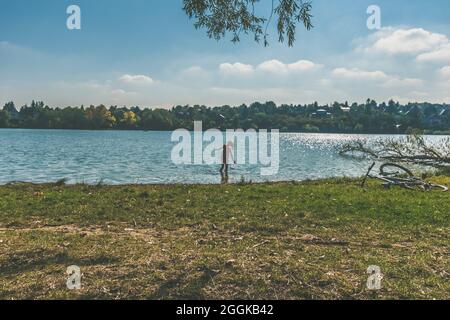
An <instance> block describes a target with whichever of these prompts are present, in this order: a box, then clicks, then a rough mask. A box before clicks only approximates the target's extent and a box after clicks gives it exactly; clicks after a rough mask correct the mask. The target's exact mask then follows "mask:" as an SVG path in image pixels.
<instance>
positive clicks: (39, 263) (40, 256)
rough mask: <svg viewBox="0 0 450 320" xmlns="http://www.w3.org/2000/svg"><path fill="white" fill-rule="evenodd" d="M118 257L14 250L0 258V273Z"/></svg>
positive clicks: (96, 262) (107, 261) (104, 262)
mask: <svg viewBox="0 0 450 320" xmlns="http://www.w3.org/2000/svg"><path fill="white" fill-rule="evenodd" d="M118 261H119V259H118V258H116V257H112V256H106V255H103V254H100V255H95V256H92V257H86V258H82V259H78V258H73V257H70V256H69V255H68V254H67V252H65V251H55V250H32V251H24V252H16V253H11V254H8V255H6V257H5V258H3V259H1V260H0V274H2V275H14V274H20V273H23V272H28V271H32V270H36V269H42V268H43V267H46V266H50V265H63V266H67V267H68V266H70V265H77V266H80V267H82V266H93V265H107V264H112V263H116V262H118Z"/></svg>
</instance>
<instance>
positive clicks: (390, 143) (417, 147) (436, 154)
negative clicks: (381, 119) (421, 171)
mask: <svg viewBox="0 0 450 320" xmlns="http://www.w3.org/2000/svg"><path fill="white" fill-rule="evenodd" d="M340 154H341V155H350V156H356V155H358V154H363V155H366V156H369V157H370V158H372V159H373V160H378V161H389V162H403V163H411V164H417V165H422V166H428V167H434V168H439V169H442V168H447V167H450V138H441V139H440V141H439V142H438V143H431V142H428V141H426V140H425V139H424V137H423V136H420V135H411V136H408V137H407V138H401V139H393V138H389V139H379V140H376V141H375V142H370V143H369V142H366V141H361V140H358V141H355V142H351V143H348V144H345V145H344V146H343V147H342V148H341V150H340Z"/></svg>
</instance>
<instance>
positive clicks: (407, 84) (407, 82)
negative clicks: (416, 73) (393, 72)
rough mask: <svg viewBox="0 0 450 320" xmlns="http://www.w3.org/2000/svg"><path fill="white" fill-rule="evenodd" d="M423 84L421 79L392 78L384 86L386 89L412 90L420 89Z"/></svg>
mask: <svg viewBox="0 0 450 320" xmlns="http://www.w3.org/2000/svg"><path fill="white" fill-rule="evenodd" d="M422 84H423V81H422V80H421V79H414V78H404V79H402V78H395V77H391V78H390V79H389V80H388V81H386V82H385V83H383V84H382V86H383V87H385V88H412V87H420V86H421V85H422Z"/></svg>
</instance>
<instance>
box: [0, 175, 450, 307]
mask: <svg viewBox="0 0 450 320" xmlns="http://www.w3.org/2000/svg"><path fill="white" fill-rule="evenodd" d="M435 181H437V182H440V183H446V184H447V185H448V184H450V179H449V178H443V177H442V178H435ZM449 197H450V196H449V194H448V193H439V192H436V193H435V192H433V193H421V192H414V191H408V190H403V189H397V188H394V189H391V190H386V189H383V188H382V187H381V186H380V185H379V184H378V183H376V182H372V183H371V184H370V185H369V188H367V190H363V189H361V188H359V187H358V186H357V181H355V180H327V181H317V182H304V183H278V184H252V185H226V186H220V185H216V186H135V185H133V186H86V185H77V186H64V185H61V186H58V185H31V184H16V185H8V186H2V187H0V275H1V276H0V298H1V299H12V298H31V299H44V298H50V299H54V298H69V299H72V298H73V299H80V298H86V299H88V298H106V299H132V298H137V299H183V298H194V299H197V298H198V299H200V298H204V299H222V298H225V299H236V298H241V299H266V298H268V299H317V298H326V299H372V298H377V299H387V298H407V299H409V298H419V299H425V298H426V299H429V298H441V299H449V298H450V296H449V292H450V287H449V272H450V268H449V267H450V265H449V256H450V254H449V251H450V250H449V248H450V240H449V237H448V235H449V233H450V232H449V231H450V219H449V218H450V202H449ZM69 265H78V266H80V267H81V271H82V273H83V278H82V289H81V290H80V291H69V290H67V289H66V277H67V276H66V274H65V271H66V268H67V267H68V266H69ZM369 265H378V266H380V267H381V271H382V273H383V274H384V279H383V282H382V289H381V290H380V291H378V292H369V291H367V290H366V288H365V284H366V281H367V277H368V275H367V274H366V270H367V268H368V266H369Z"/></svg>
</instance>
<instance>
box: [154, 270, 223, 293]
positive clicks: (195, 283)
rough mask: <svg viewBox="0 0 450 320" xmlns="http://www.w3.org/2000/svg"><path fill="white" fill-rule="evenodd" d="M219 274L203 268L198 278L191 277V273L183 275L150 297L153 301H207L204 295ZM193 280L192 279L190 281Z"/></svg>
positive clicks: (168, 282) (164, 284)
mask: <svg viewBox="0 0 450 320" xmlns="http://www.w3.org/2000/svg"><path fill="white" fill-rule="evenodd" d="M217 274H218V273H217V272H215V271H213V270H211V269H209V268H208V267H205V268H203V270H202V271H201V274H200V275H199V276H197V277H192V278H191V277H190V274H189V273H186V272H185V273H182V274H179V275H178V276H176V277H174V278H172V279H169V280H167V281H165V282H164V283H162V284H161V285H160V286H159V288H158V289H157V290H156V291H155V292H154V293H153V294H152V295H150V296H149V297H147V298H148V299H151V300H161V299H181V300H201V299H206V297H205V296H204V295H203V293H202V289H203V288H205V287H206V286H207V285H208V283H210V282H211V281H213V279H214V277H215V276H216V275H217ZM188 278H191V279H188Z"/></svg>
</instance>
